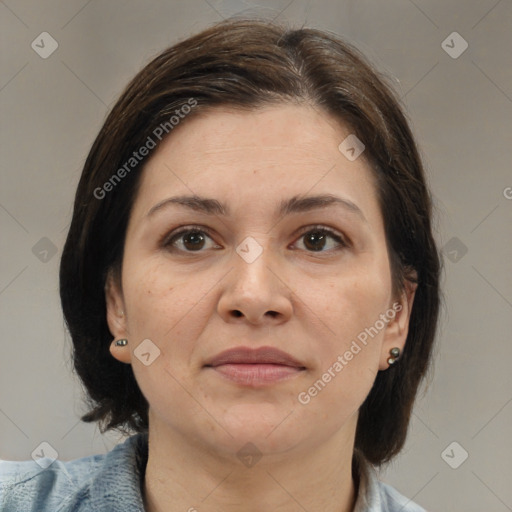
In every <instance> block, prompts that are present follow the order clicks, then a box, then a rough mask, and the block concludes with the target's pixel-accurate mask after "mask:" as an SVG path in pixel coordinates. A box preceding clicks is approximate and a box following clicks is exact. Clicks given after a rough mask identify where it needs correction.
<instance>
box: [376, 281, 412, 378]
mask: <svg viewBox="0 0 512 512" xmlns="http://www.w3.org/2000/svg"><path fill="white" fill-rule="evenodd" d="M411 278H412V281H409V280H408V279H406V280H405V283H404V291H403V292H402V295H401V296H400V298H399V300H397V301H394V302H393V304H392V305H390V309H391V310H393V311H395V317H394V318H393V319H392V320H390V321H389V323H388V324H387V326H386V332H385V334H384V341H383V343H382V352H381V354H380V362H379V370H387V369H388V368H389V363H388V358H389V357H390V354H389V351H390V350H391V349H392V348H394V347H398V348H399V349H400V352H403V349H404V347H405V340H406V339H407V333H408V332H409V320H410V318H411V311H412V305H413V303H414V297H415V295H416V289H417V288H418V284H417V282H414V281H416V279H417V273H416V272H414V273H411Z"/></svg>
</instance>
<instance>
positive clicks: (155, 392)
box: [106, 104, 415, 512]
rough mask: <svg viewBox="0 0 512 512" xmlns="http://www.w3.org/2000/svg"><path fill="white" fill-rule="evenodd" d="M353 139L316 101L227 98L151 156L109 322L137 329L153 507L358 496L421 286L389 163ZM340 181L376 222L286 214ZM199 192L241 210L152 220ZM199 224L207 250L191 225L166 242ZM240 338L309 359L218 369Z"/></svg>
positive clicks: (109, 289)
mask: <svg viewBox="0 0 512 512" xmlns="http://www.w3.org/2000/svg"><path fill="white" fill-rule="evenodd" d="M349 134H350V130H349V129H348V128H347V127H345V126H343V125H342V124H341V123H339V122H338V121H336V120H335V119H334V118H332V117H330V116H329V115H327V114H326V113H325V112H323V111H319V110H318V109H315V108H313V107H310V106H304V105H287V104H283V105H277V106H276V105H274V106H271V107H265V108H262V109H258V110H255V111H251V112H242V111H235V110H229V109H227V108H224V107H222V108H220V107H219V108H216V109H214V110H211V111H208V112H207V113H206V114H205V113H203V114H201V115H199V116H196V117H193V118H190V119H187V120H186V121H185V122H183V123H182V124H181V125H179V126H178V127H177V128H175V130H174V131H173V132H172V134H171V136H170V137H169V138H167V139H166V140H164V142H163V143H161V145H160V146H159V147H158V148H157V149H156V150H154V152H153V154H152V155H151V157H150V159H149V160H148V163H147V164H146V166H145V169H144V173H143V176H142V181H141V188H140V190H139V193H138V196H137V198H136V200H135V203H134V205H133V209H132V213H131V217H130V221H129V225H128V229H127V234H126V241H125V253H124V259H123V264H122V273H121V279H120V282H118V281H117V280H116V279H115V278H114V277H113V276H112V275H111V276H110V277H109V279H108V280H107V285H106V299H107V317H108V323H109V326H110V331H111V333H112V335H113V336H114V338H115V339H119V338H127V339H128V341H129V343H128V345H127V346H126V347H116V346H115V345H114V344H112V346H111V353H112V355H113V357H115V358H116V359H118V360H119V361H122V362H124V363H127V364H131V365H132V366H133V371H134V374H135V377H136V379H137V382H138V384H139V386H140V388H141V390H142V392H143V393H144V395H145V397H146V398H147V400H148V402H149V405H150V407H149V458H148V465H147V469H146V480H145V484H144V491H145V500H146V506H147V510H148V511H150V512H156V511H178V510H179V511H186V510H189V511H190V512H192V511H193V510H197V511H201V512H202V511H221V510H222V511H235V510H236V511H240V510H244V511H249V512H251V511H261V510H276V511H280V512H285V511H286V512H288V511H296V510H299V509H300V506H302V507H303V508H305V509H306V510H325V511H334V510H336V511H338V512H339V511H350V510H352V509H353V506H354V500H355V495H356V489H355V486H354V483H353V479H352V473H351V460H352V454H353V448H354V436H355V429H356V424H357V414H358V409H359V407H360V406H361V404H362V403H363V401H364V399H365V397H366V396H367V394H368V392H369V391H370V389H371V386H372V384H373V382H374V380H375V377H376V375H377V372H378V371H386V370H387V369H388V367H389V365H388V363H387V358H388V357H389V351H390V349H391V348H393V347H399V348H400V349H401V350H402V349H403V346H404V343H405V340H406V337H407V329H408V322H409V317H410V311H411V307H412V303H413V299H414V291H415V290H414V288H413V287H411V286H408V287H407V288H406V290H405V292H404V294H403V295H402V296H401V297H393V296H392V286H391V285H392V283H391V273H390V266H389V257H388V252H387V247H386V239H385V233H384V224H383V219H382V215H381V212H380V209H379V205H378V202H377V195H376V190H375V187H374V183H373V180H372V173H371V171H370V168H369V165H368V163H367V162H366V161H365V159H364V154H363V156H361V157H359V158H357V159H356V160H355V161H353V162H351V161H349V160H348V159H347V158H345V156H344V155H343V154H342V153H341V152H340V151H339V150H338V145H339V144H340V143H341V141H342V140H344V139H345V137H347V136H348V135H349ZM324 193H328V194H334V195H337V196H340V197H343V198H346V199H348V200H350V201H352V202H353V203H355V204H356V205H357V207H358V208H359V209H360V210H361V212H362V215H363V216H364V219H363V218H362V216H360V215H358V214H355V213H353V212H351V211H349V210H348V209H346V208H343V207H340V206H329V207H326V208H317V209H315V210H312V211H308V212H302V213H292V214H290V215H287V216H284V217H283V216H281V217H276V215H275V210H276V208H277V206H278V205H279V203H280V202H281V200H283V199H288V198H290V197H292V196H295V195H297V196H300V197H303V196H304V195H317V194H324ZM183 194H186V195H191V194H196V195H198V196H203V197H209V198H214V199H217V200H218V201H221V202H222V203H225V204H226V205H227V206H228V207H229V209H230V210H231V212H230V213H231V215H230V216H226V217H223V216H220V215H206V214H204V213H199V212H194V211H192V210H187V209H185V208H183V207H180V206H178V205H170V206H169V205H168V206H166V207H162V208H160V209H158V210H157V211H155V212H154V213H153V214H151V215H149V216H148V212H149V211H150V210H151V208H152V207H154V206H155V205H156V204H157V203H159V202H160V201H162V200H164V199H166V198H169V197H171V196H177V195H183ZM190 225H193V226H194V225H199V226H202V227H204V228H209V229H210V233H208V232H206V233H203V237H204V244H203V245H202V246H201V247H200V248H199V249H198V250H196V251H194V250H193V247H194V246H193V244H191V243H190V238H189V237H187V236H184V237H183V236H182V237H181V238H180V239H178V240H177V241H175V243H174V246H175V248H174V250H173V249H172V247H171V246H167V247H165V246H164V244H163V243H160V239H161V238H162V237H164V236H165V235H168V234H170V233H172V232H176V231H177V228H179V227H187V226H190ZM315 225H321V226H325V227H328V228H331V229H332V230H334V231H335V232H337V233H339V234H340V235H342V237H344V239H345V240H346V241H347V242H348V245H347V246H346V247H343V246H340V245H339V243H338V242H337V241H336V240H334V239H332V238H330V237H327V239H326V240H325V243H324V244H323V245H322V244H319V245H318V244H317V245H318V246H319V247H321V251H320V252H318V251H314V250H312V249H311V247H313V248H314V247H315V245H314V244H311V243H309V244H308V237H307V236H306V234H307V232H308V231H309V230H308V229H305V230H304V232H303V233H301V232H300V231H299V230H300V229H301V228H309V227H311V230H314V226H315ZM316 232H317V231H316ZM246 237H252V238H253V239H254V240H256V241H257V242H258V244H259V245H260V246H261V248H262V253H261V255H260V256H259V257H258V258H257V259H256V260H255V261H253V262H252V263H248V262H247V261H245V260H244V259H243V258H242V257H240V256H239V254H238V253H237V252H236V248H237V247H238V246H239V244H240V243H241V242H242V241H243V240H244V239H245V238H246ZM168 238H169V237H168ZM185 241H188V245H186V243H185ZM187 250H188V252H187ZM395 301H399V302H400V304H401V305H402V309H401V311H400V312H398V313H397V314H396V316H395V317H394V319H392V320H390V321H388V322H387V323H386V324H385V327H384V328H383V329H381V330H380V331H379V333H378V335H376V336H374V337H373V338H371V339H370V341H369V342H368V344H367V345H366V346H364V347H363V348H362V349H361V351H360V352H359V353H357V355H355V356H354V357H353V359H352V360H351V361H349V362H348V363H347V364H346V366H344V368H343V370H342V371H341V372H339V373H337V374H336V377H335V378H332V379H331V381H330V382H329V383H328V384H327V385H326V386H325V388H324V389H322V390H321V391H320V392H318V394H317V395H316V396H315V397H313V398H311V401H310V402H309V403H308V404H307V405H303V404H301V403H300V402H299V401H298V398H297V397H298V395H299V393H301V392H304V391H307V390H308V388H310V387H311V386H312V384H313V383H314V382H315V381H317V380H318V379H319V378H321V376H322V374H324V373H325V372H326V371H327V369H328V368H330V367H332V365H333V363H334V362H335V361H336V360H337V358H338V356H339V355H342V354H344V353H345V352H346V351H347V350H348V349H349V348H350V345H351V343H352V341H353V340H355V339H356V336H357V335H358V334H359V333H360V332H362V331H364V329H365V328H368V327H370V326H373V325H374V324H375V322H376V321H377V320H378V319H379V315H381V314H383V313H385V312H386V311H388V310H389V309H390V308H392V305H393V303H394V302H395ZM144 339H150V340H151V342H152V343H153V344H154V345H155V346H156V347H158V349H159V350H160V355H159V356H158V357H157V358H156V359H155V360H154V361H153V362H152V363H151V364H150V365H148V366H146V365H144V364H143V363H142V362H141V361H140V360H139V359H138V358H137V357H136V356H135V354H134V350H135V349H136V348H137V346H138V345H139V343H140V342H141V341H142V340H144ZM240 345H243V346H246V347H252V348H256V347H261V346H272V347H277V348H280V349H281V350H284V351H285V352H288V353H289V354H291V355H292V356H293V357H295V358H296V359H298V360H299V361H300V362H301V363H302V364H303V366H305V368H306V369H305V370H303V371H301V372H297V373H296V374H294V376H292V377H291V378H289V379H287V380H284V381H280V382H278V383H275V384H272V385H269V386H265V387H260V388H250V387H247V386H242V385H239V384H238V383H235V382H232V381H230V380H228V379H226V378H225V377H223V376H222V375H219V374H218V373H217V372H215V371H212V370H211V369H206V368H205V367H204V364H205V363H206V361H207V360H208V359H209V358H211V357H212V356H214V355H216V354H218V353H220V352H221V351H223V350H225V349H228V348H233V347H237V346H240ZM152 350H154V349H152ZM248 442H250V443H252V444H253V445H254V446H255V447H256V448H257V450H258V452H259V453H261V454H262V457H261V459H260V460H259V461H258V462H257V463H256V464H254V465H253V466H252V467H248V466H246V465H244V464H242V463H241V461H240V459H239V457H237V452H238V451H239V450H240V449H241V448H242V447H243V446H244V445H246V443H248ZM298 504H300V506H299V505H298Z"/></svg>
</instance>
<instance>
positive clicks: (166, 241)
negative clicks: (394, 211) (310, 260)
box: [162, 225, 350, 254]
mask: <svg viewBox="0 0 512 512" xmlns="http://www.w3.org/2000/svg"><path fill="white" fill-rule="evenodd" d="M192 232H199V233H204V234H206V235H208V237H209V238H211V239H212V240H213V234H212V232H211V230H210V229H208V228H206V227H204V226H187V227H186V228H183V229H179V231H176V232H172V233H170V234H169V235H168V236H165V237H164V238H163V243H162V246H163V247H164V248H170V250H172V251H173V252H183V253H185V254H194V253H197V254H200V253H201V252H204V251H203V250H199V251H187V250H182V249H177V248H176V247H172V245H173V243H174V242H175V241H177V240H179V239H180V238H181V237H183V236H184V235H187V234H189V233H192ZM309 233H322V234H325V235H328V236H330V237H331V238H332V239H333V240H335V241H336V242H338V244H339V245H340V247H338V248H335V249H331V250H327V251H308V250H306V252H308V253H311V254H322V253H330V252H333V251H339V250H342V249H346V248H348V247H349V246H350V244H349V243H348V242H347V240H346V239H345V238H344V237H343V236H342V235H340V234H339V233H338V232H337V231H334V230H333V229H331V228H328V227H326V226H322V225H313V226H307V227H305V228H303V229H302V230H301V231H300V233H299V236H298V239H300V238H302V237H303V236H304V235H307V234H309Z"/></svg>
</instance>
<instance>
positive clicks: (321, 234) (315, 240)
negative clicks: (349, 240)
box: [301, 227, 347, 252]
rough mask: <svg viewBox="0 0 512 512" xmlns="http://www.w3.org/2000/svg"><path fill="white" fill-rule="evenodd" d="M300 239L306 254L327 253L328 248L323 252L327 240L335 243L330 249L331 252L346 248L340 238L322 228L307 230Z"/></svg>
mask: <svg viewBox="0 0 512 512" xmlns="http://www.w3.org/2000/svg"><path fill="white" fill-rule="evenodd" d="M301 239H303V240H304V247H305V248H306V250H307V251H308V252H328V250H329V247H328V248H327V250H324V248H325V247H326V246H328V241H329V239H331V240H334V241H335V242H336V244H334V247H331V249H332V250H336V249H339V248H340V247H341V248H343V247H347V244H346V243H345V241H344V240H343V238H342V237H341V236H339V235H338V234H337V233H336V232H334V231H332V230H330V229H327V228H324V227H318V228H314V229H311V228H309V231H306V232H305V233H303V234H302V235H301ZM331 245H332V244H331Z"/></svg>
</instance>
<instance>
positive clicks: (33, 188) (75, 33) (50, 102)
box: [0, 0, 512, 512]
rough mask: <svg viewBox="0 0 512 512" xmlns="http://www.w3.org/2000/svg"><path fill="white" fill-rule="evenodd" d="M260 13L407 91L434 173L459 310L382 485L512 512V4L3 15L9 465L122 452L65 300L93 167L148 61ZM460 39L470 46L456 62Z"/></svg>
mask: <svg viewBox="0 0 512 512" xmlns="http://www.w3.org/2000/svg"><path fill="white" fill-rule="evenodd" d="M247 8H251V9H252V11H251V12H256V13H257V14H260V15H267V16H270V17H275V18H276V19H278V20H281V21H287V22H288V23H290V24H292V25H302V24H303V23H305V24H306V25H308V26H312V27H317V28H321V29H326V30H330V31H333V32H336V33H337V34H340V35H342V36H344V37H346V38H347V39H349V40H350V41H351V42H353V43H354V44H356V45H357V46H358V47H359V48H360V49H362V50H363V51H364V52H365V53H366V54H367V55H368V56H369V58H370V59H371V60H372V61H373V62H374V63H375V64H376V65H377V66H378V67H379V68H380V69H382V70H384V71H385V72H387V73H388V74H390V75H391V76H393V77H394V81H395V84H396V87H397V88H398V90H399V91H400V94H401V96H402V98H403V101H404V104H405V106H406V108H407V109H408V112H409V115H410V118H411V122H412V125H413V129H414V131H415V133H416V135H417V138H418V140H419V142H420V146H421V150H422V153H423V155H424V158H425V163H426V165H427V168H428V174H429V180H430V183H431V186H432V189H433V192H434V196H435V203H436V209H437V212H436V221H435V224H436V230H437V231H438V235H437V236H438V240H439V244H440V246H441V247H443V248H444V250H443V253H444V260H445V275H444V278H443V286H444V290H445V307H444V310H443V316H442V322H441V326H440V336H439V344H438V348H437V351H436V357H435V368H434V372H432V374H431V376H430V383H429V386H428V388H427V389H426V391H425V393H423V394H422V395H421V397H420V399H419V401H418V403H417V406H416V409H415V413H414V415H413V417H412V422H411V428H410V435H409V438H408V442H407V445H406V447H405V449H404V451H403V453H402V454H401V455H400V456H399V457H398V458H397V459H395V461H394V462H393V463H392V464H391V465H390V466H389V467H388V468H387V469H386V470H385V471H383V472H382V473H381V478H382V479H383V480H384V481H386V482H389V483H391V484H392V485H394V486H395V487H396V488H397V489H399V490H400V491H401V492H402V493H404V494H405V495H407V496H408V497H410V498H413V499H414V500H415V501H417V502H418V503H420V504H421V505H423V506H424V507H426V508H427V509H429V510H433V511H479V512H481V511H484V510H485V511H495V512H502V511H507V510H512V486H511V485H510V481H511V476H512V471H511V468H512V453H511V452H512V450H511V440H510V431H511V429H510V425H511V415H512V406H511V403H510V402H511V401H512V386H511V375H512V372H511V371H510V368H511V364H510V361H511V360H512V344H511V343H510V341H511V336H510V333H511V331H512V329H511V328H512V322H511V318H512V315H511V308H512V272H511V267H510V261H512V246H511V234H512V233H511V229H510V226H511V225H512V199H511V198H512V189H511V188H510V187H512V172H511V166H512V150H511V147H512V140H511V124H512V123H511V120H512V57H511V55H512V1H511V0H500V1H497V0H479V1H463V0H459V1H453V0H452V1H445V0H433V1H427V0H425V1H421V0H415V1H414V2H413V1H412V0H392V1H386V2H383V1H378V0H360V1H353V2H351V1H340V0H338V1H336V0H322V1H315V2H312V1H306V0H283V1H275V2H263V1H260V2H249V1H247V2H243V1H235V0H232V1H214V0H208V1H206V0H191V1H187V2H184V1H183V2H179V1H168V2H165V1H157V0H154V1H150V2H142V1H135V0H125V1H109V2H100V1H97V0H92V1H89V2H87V1H84V0H80V1H79V0H76V1H75V0H73V1H69V0H67V1H64V0H61V1H57V0H48V1H45V2H36V1H35V0H33V1H28V0H26V1H25V0H6V1H3V2H1V3H0V14H1V28H0V34H1V36H0V37H1V47H2V50H1V51H2V55H1V57H2V63H1V65H2V75H1V79H0V115H1V128H0V129H1V134H0V135H1V136H0V140H1V141H2V149H1V164H2V167H1V174H0V177H1V187H0V227H1V237H0V243H1V247H0V255H1V256H0V257H1V261H2V264H1V272H0V322H1V326H2V336H1V341H0V343H1V352H0V433H1V437H0V458H3V459H29V458H30V457H31V453H32V452H33V450H34V449H35V448H36V447H37V446H38V445H39V444H40V443H41V442H42V441H46V442H48V443H50V444H51V445H52V446H53V447H54V448H55V450H57V452H58V456H59V458H60V459H62V460H66V459H71V458H77V457H80V456H85V455H89V454H93V453H99V452H104V451H106V450H109V449H110V448H112V447H113V446H114V445H115V444H116V443H117V442H118V441H119V440H120V439H121V438H120V437H119V436H116V435H113V434H110V435H101V434H100V433H99V431H98V430H97V428H95V427H94V426H91V425H86V424H83V423H81V422H80V421H79V419H78V418H79V415H80V414H81V413H82V412H83V410H84V409H83V407H82V405H81V402H80V397H81V387H80V385H79V383H78V382H77V380H76V378H74V377H73V375H72V373H71V365H70V357H69V335H68V334H67V333H66V332H65V329H64V325H63V319H62V314H61V310H60V303H59V297H58V265H59V257H60V253H61V248H62V245H63V242H64V239H65V235H66V230H67V227H68V225H69V221H70V214H71V205H72V199H73V195H74V191H75V187H76V185H77V182H78V178H79V175H80V171H81V166H82V165H83V162H84V159H85V157H86V155H87V152H88V150H89V147H90V145H91V143H92V141H93V139H94V137H95V135H96V133H97V131H98V130H99V128H100V126H101V124H102V122H103V120H104V118H105V115H106V113H107V111H108V109H109V107H111V106H112V105H113V102H114V101H115V99H116V98H117V96H118V94H119V93H120V91H121V89H122V88H123V87H124V85H125V84H126V83H127V81H128V80H129V79H130V78H131V77H132V76H133V75H134V73H135V72H136V71H138V70H139V69H140V68H141V67H142V65H143V64H145V63H147V62H148V60H149V59H150V58H151V57H152V56H154V55H155V54H156V53H157V52H159V51H160V50H162V49H163V48H164V47H166V46H168V45H170V44H172V43H174V42H175V41H177V39H179V38H182V37H184V36H187V35H190V34H192V33H195V32H197V31H199V30H200V29H202V28H204V27H206V26H207V25H209V24H211V23H213V22H215V21H217V20H220V19H221V18H222V17H226V16H229V15H231V14H235V13H239V12H241V11H243V10H245V9H247ZM454 31H455V32H458V33H459V34H460V35H461V36H462V38H464V40H465V41H467V43H468V45H469V46H468V48H467V49H466V51H464V52H463V53H462V54H461V55H459V56H457V58H453V57H454V55H455V54H457V53H459V52H460V51H461V49H463V46H462V45H463V41H462V40H460V39H457V36H455V38H454V36H451V37H448V36H449V35H450V34H452V33H453V32H454ZM42 32H48V33H49V34H51V36H52V37H53V38H54V39H55V40H56V41H57V43H58V48H57V50H56V51H55V52H54V53H53V54H51V55H50V56H49V57H47V58H46V59H43V58H42V57H41V56H40V55H39V54H38V53H36V51H35V50H34V49H33V48H32V47H31V43H32V41H35V44H36V43H37V44H39V46H40V47H41V46H43V44H44V51H48V49H49V48H50V43H49V40H48V39H47V36H41V37H39V35H40V34H41V33H42ZM447 37H448V39H447ZM41 38H45V39H44V43H41ZM445 40H446V43H444V44H442V43H443V41H445ZM450 47H452V48H450ZM38 50H39V51H40V52H41V51H43V48H38ZM445 50H448V51H450V52H451V53H452V56H451V55H449V53H447V51H445ZM507 226H508V227H507ZM466 251H467V252H466ZM452 442H456V443H458V444H457V445H452V446H450V447H449V445H450V444H451V443H452ZM447 447H449V448H448V450H446V448H447ZM465 452H467V453H468V454H469V456H468V458H467V460H465V461H464V462H462V460H463V457H464V454H465ZM443 454H444V455H443ZM461 462H462V463H461ZM450 464H451V466H454V467H455V466H458V467H457V468H456V469H454V468H452V467H451V466H450Z"/></svg>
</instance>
